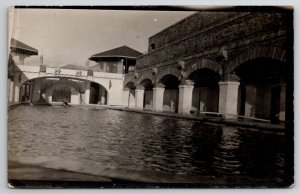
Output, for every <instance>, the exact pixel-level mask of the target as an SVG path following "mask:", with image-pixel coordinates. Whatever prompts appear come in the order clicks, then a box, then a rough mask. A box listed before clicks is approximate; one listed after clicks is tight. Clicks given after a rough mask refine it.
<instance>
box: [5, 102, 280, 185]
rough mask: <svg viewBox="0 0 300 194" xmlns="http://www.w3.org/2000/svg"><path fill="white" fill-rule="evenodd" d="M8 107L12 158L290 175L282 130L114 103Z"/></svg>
mask: <svg viewBox="0 0 300 194" xmlns="http://www.w3.org/2000/svg"><path fill="white" fill-rule="evenodd" d="M8 114H9V121H8V127H9V131H8V136H9V155H8V157H9V160H17V159H18V158H30V159H32V160H34V159H35V158H41V157H43V158H59V159H60V161H64V160H65V161H87V162H89V163H90V164H93V165H90V168H91V169H88V168H89V165H86V166H85V167H84V168H85V169H88V170H90V171H93V170H96V169H95V168H97V167H99V168H101V169H105V170H106V171H105V172H106V175H107V172H109V171H110V170H111V171H113V172H114V175H115V176H120V177H122V178H124V177H125V178H126V177H127V176H131V175H132V174H131V175H130V173H128V172H131V171H132V172H135V174H137V175H140V177H142V176H143V175H146V174H149V173H150V174H151V173H152V174H156V176H157V177H161V176H166V177H172V176H174V177H180V176H182V177H205V176H210V177H215V178H216V179H218V178H219V177H249V178H252V179H253V180H255V179H260V178H263V179H267V180H269V181H270V182H271V183H280V182H282V181H283V178H282V177H283V174H284V173H283V171H284V166H283V165H284V147H283V146H284V135H282V134H276V133H265V132H261V131H259V130H245V129H238V128H236V127H230V126H220V125H206V124H203V123H201V122H198V121H191V120H184V119H175V118H168V117H162V116H154V115H147V114H140V113H133V112H126V111H119V110H110V109H98V110H97V109H88V108H79V107H70V108H63V107H51V106H25V105H22V106H18V107H17V108H15V109H12V110H10V111H9V113H8ZM79 169H80V168H79ZM79 171H80V170H79ZM100 173H101V172H100ZM100 175H101V174H100ZM136 177H137V179H139V178H138V177H139V176H136ZM128 178H129V177H128ZM157 180H159V179H157ZM137 181H139V180H137ZM154 181H155V179H154ZM173 181H174V180H173ZM175 182H176V181H175Z"/></svg>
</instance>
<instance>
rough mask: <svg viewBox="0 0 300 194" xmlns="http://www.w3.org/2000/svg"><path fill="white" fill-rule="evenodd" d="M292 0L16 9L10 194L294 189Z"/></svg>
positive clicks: (12, 41)
mask: <svg viewBox="0 0 300 194" xmlns="http://www.w3.org/2000/svg"><path fill="white" fill-rule="evenodd" d="M293 33H294V32H293V9H292V8H291V7H249V6H248V7H223V8H214V7H212V8H209V9H208V8H206V9H203V8H201V7H194V8H186V7H134V8H133V7H10V8H9V40H8V45H9V53H8V83H7V84H8V183H9V186H10V187H12V188H71V187H76V188H111V187H113V188H157V187H160V188H166V187H176V188H182V187H189V188H195V187H196V188H215V187H222V188H223V187H251V188H252V187H256V188H257V187H258V188H260V187H264V188H265V187H270V188H277V187H290V186H291V185H292V184H293V181H294V180H293V177H294V166H293V161H294V159H293V154H294V152H293V149H294V148H293V146H294V145H293V133H294V128H293V114H294V113H293V65H294V61H293V57H294V51H293V44H294V43H293V41H294V35H293Z"/></svg>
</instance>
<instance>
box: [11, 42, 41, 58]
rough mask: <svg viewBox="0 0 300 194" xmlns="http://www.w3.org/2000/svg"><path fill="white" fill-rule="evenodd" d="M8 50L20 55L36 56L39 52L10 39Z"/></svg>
mask: <svg viewBox="0 0 300 194" xmlns="http://www.w3.org/2000/svg"><path fill="white" fill-rule="evenodd" d="M10 49H11V51H13V52H17V53H22V54H28V55H38V53H39V51H38V50H37V49H35V48H33V47H31V46H28V45H27V44H25V43H23V42H21V41H18V40H16V39H14V38H12V39H11V42H10Z"/></svg>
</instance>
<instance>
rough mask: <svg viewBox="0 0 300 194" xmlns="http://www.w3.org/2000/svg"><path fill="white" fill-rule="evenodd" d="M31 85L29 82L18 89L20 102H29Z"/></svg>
mask: <svg viewBox="0 0 300 194" xmlns="http://www.w3.org/2000/svg"><path fill="white" fill-rule="evenodd" d="M31 88H32V84H31V81H27V82H25V83H24V84H22V85H21V87H20V102H30V95H31V93H30V92H31Z"/></svg>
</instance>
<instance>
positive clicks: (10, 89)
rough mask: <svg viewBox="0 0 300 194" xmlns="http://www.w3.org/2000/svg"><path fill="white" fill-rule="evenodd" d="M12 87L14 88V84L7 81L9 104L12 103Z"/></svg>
mask: <svg viewBox="0 0 300 194" xmlns="http://www.w3.org/2000/svg"><path fill="white" fill-rule="evenodd" d="M14 87H15V86H14V82H13V81H12V80H10V79H9V96H8V100H9V102H13V101H14Z"/></svg>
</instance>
